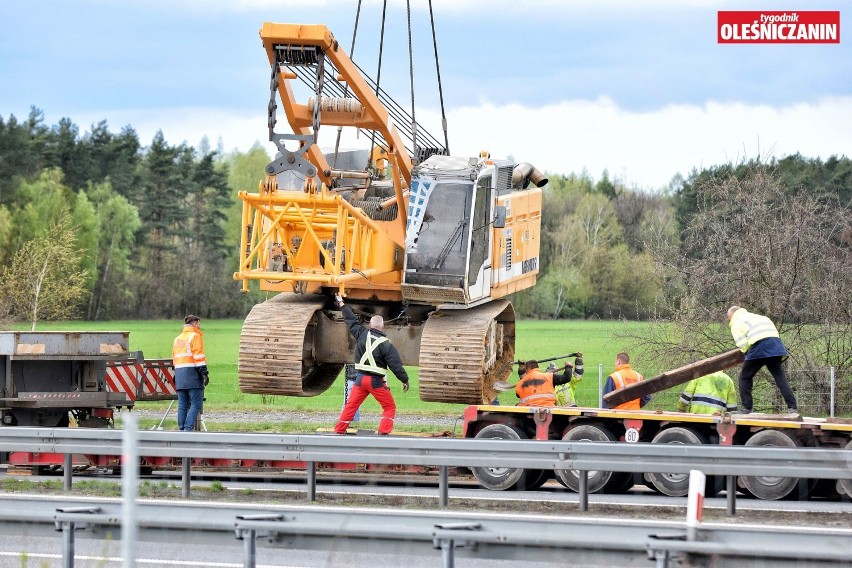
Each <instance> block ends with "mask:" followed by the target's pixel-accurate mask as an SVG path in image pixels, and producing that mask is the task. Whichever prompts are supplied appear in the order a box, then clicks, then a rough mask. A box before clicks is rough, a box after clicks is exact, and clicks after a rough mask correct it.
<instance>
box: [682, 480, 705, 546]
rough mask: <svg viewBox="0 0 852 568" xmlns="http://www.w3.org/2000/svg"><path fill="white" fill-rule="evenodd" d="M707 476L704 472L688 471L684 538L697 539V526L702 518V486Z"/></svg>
mask: <svg viewBox="0 0 852 568" xmlns="http://www.w3.org/2000/svg"><path fill="white" fill-rule="evenodd" d="M706 483H707V476H706V475H704V472H701V471H698V470H697V469H692V470H690V471H689V496H688V497H687V499H688V501H687V503H686V540H697V537H698V527H699V526H700V525H701V521H702V520H704V486H705V484H706Z"/></svg>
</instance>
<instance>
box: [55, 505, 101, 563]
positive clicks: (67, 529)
mask: <svg viewBox="0 0 852 568" xmlns="http://www.w3.org/2000/svg"><path fill="white" fill-rule="evenodd" d="M100 510H101V508H100V507H68V508H62V509H56V512H57V513H84V514H93V513H99V512H100ZM88 526H89V525H88V523H83V524H82V526H80V527H77V522H76V521H69V520H62V521H55V527H56V530H58V531H62V545H63V554H62V568H74V554H75V541H74V531H75V530H77V529H78V528H79V529H81V530H82V529H85V528H88Z"/></svg>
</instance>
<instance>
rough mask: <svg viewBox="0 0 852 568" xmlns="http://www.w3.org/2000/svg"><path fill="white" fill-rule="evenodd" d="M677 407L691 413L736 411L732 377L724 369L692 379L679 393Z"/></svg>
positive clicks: (735, 394) (735, 396) (735, 391)
mask: <svg viewBox="0 0 852 568" xmlns="http://www.w3.org/2000/svg"><path fill="white" fill-rule="evenodd" d="M677 409H678V411H679V412H691V413H693V414H721V413H723V412H736V410H737V390H736V389H735V388H734V379H732V378H731V377H729V376H728V374H727V373H725V372H724V371H716V372H715V373H710V374H709V375H704V376H703V377H698V378H697V379H692V380H691V381H689V382H688V383H686V388H684V389H683V392H682V393H680V400H678V403H677Z"/></svg>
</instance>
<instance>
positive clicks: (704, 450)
mask: <svg viewBox="0 0 852 568" xmlns="http://www.w3.org/2000/svg"><path fill="white" fill-rule="evenodd" d="M133 438H134V440H135V442H134V445H135V447H134V448H133V451H134V453H135V455H136V456H149V457H170V458H181V459H182V478H183V494H184V497H188V496H189V490H190V476H191V471H190V470H191V460H192V459H193V458H207V459H217V458H219V459H232V460H233V459H245V460H248V459H254V460H262V461H264V462H276V461H291V462H292V461H301V462H305V463H306V467H307V478H308V479H307V482H308V483H307V486H308V487H307V497H308V500H309V501H314V500H315V499H316V464H317V462H328V463H369V464H400V465H416V466H431V467H439V468H441V470H440V473H441V474H440V476H439V497H440V504H441V506H442V507H446V506H447V504H448V499H449V497H448V491H449V489H448V486H449V483H448V475H447V468H449V467H506V468H524V469H548V470H556V469H572V470H577V471H578V472H580V474H581V475H580V508H581V510H584V511H585V510H588V491H587V483H584V481H586V480H587V472H589V471H594V470H604V471H622V472H638V473H688V472H689V471H690V470H698V471H701V472H703V473H705V474H706V475H721V476H726V477H727V482H728V491H727V494H728V495H727V498H728V513H729V514H730V515H733V514H735V510H736V507H735V501H734V500H735V493H736V492H735V491H734V476H738V475H749V476H774V477H796V478H823V479H852V450H846V449H821V448H771V447H743V446H714V445H694V446H693V445H680V444H626V443H612V442H609V443H607V442H603V443H601V442H564V441H561V440H494V439H446V438H409V437H393V436H375V437H366V436H365V437H361V436H358V437H352V436H337V435H317V434H307V435H302V434H256V433H223V432H166V431H150V430H142V431H137V432H135V436H133ZM0 448H2V449H3V451H8V452H14V451H23V452H47V453H57V454H65V464H66V467H65V487H66V489H70V488H71V467H70V466H71V455H72V454H91V455H105V456H118V455H122V431H121V430H108V429H83V428H32V427H8V428H6V427H3V428H0Z"/></svg>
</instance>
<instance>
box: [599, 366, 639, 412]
mask: <svg viewBox="0 0 852 568" xmlns="http://www.w3.org/2000/svg"><path fill="white" fill-rule="evenodd" d="M644 380H645V377H643V376H642V375H641V374H639V373H637V372H636V371H634V370H633V369H631V368H630V355H628V354H627V353H625V352H623V351H622V352H621V353H619V354H618V355H616V356H615V371H613V372H612V374H611V375H610V376H608V377H607V378H606V384H605V385H604V391H603V393H604V396H606V395H608V394H609V393H611V392H613V391H617V390H620V389H623V388H624V387H626V386H630V385H632V384H635V383H638V382H639V381H644ZM650 401H651V395H650V394H646V395H645V396H643V397H642V398H641V399H639V398H634V399H633V400H628V401H627V402H625V403H622V404H619V405H618V406H616V407H615V408H617V409H624V410H639V409H640V408H642V407H643V406H645V405H646V404H648V403H649V402H650ZM603 407H604V408H609V406H608V405H607V403H606V402H604V403H603Z"/></svg>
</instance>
